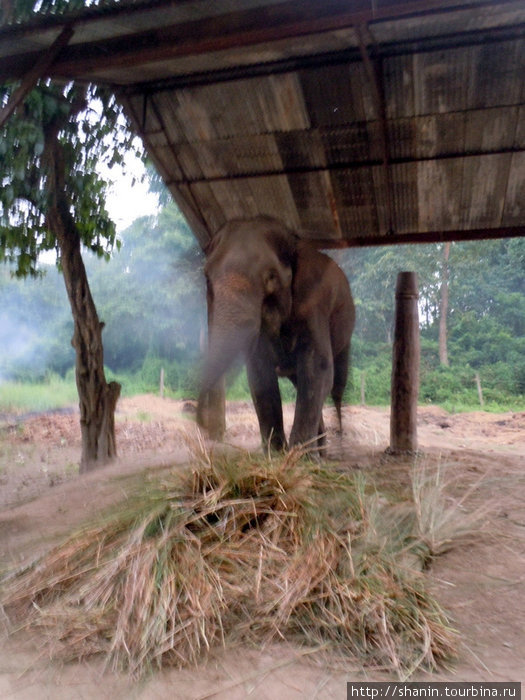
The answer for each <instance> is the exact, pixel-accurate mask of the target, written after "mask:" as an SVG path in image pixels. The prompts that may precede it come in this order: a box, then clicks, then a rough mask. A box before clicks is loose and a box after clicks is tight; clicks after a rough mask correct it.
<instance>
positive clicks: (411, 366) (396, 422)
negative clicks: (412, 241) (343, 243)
mask: <svg viewBox="0 0 525 700" xmlns="http://www.w3.org/2000/svg"><path fill="white" fill-rule="evenodd" d="M417 302H418V290H417V275H416V273H415V272H400V273H399V274H398V276H397V285H396V316H395V330H394V347H393V352H392V393H391V407H390V448H389V449H388V452H389V453H390V454H400V453H403V452H405V453H406V452H416V451H417V447H418V444H417V399H418V393H419V317H418V310H417Z"/></svg>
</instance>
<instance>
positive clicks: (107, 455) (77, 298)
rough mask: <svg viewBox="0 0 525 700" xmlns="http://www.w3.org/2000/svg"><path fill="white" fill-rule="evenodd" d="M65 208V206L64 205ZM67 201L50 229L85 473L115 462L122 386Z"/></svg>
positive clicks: (55, 211) (56, 211)
mask: <svg viewBox="0 0 525 700" xmlns="http://www.w3.org/2000/svg"><path fill="white" fill-rule="evenodd" d="M61 205H62V206H61ZM63 205H64V202H61V203H60V204H59V205H58V206H56V207H53V208H51V209H50V210H49V212H48V221H49V225H50V228H51V229H52V231H53V233H54V234H55V236H56V238H57V240H58V243H59V247H60V253H61V258H60V259H61V265H62V272H63V275H64V281H65V285H66V290H67V295H68V298H69V303H70V305H71V312H72V314H73V321H74V328H75V330H74V333H73V339H72V341H71V342H72V345H73V347H74V348H75V353H76V368H75V369H76V382H77V389H78V396H79V401H80V430H81V435H82V454H81V459H80V472H81V473H83V472H86V471H89V470H91V469H93V468H94V467H96V466H100V465H102V464H106V463H107V462H109V461H111V460H112V459H114V457H116V454H117V451H116V443H115V407H116V405H117V401H118V398H119V395H120V384H118V383H117V382H110V383H109V384H108V383H107V382H106V377H105V375H104V350H103V346H102V329H103V327H104V324H103V323H101V322H100V321H99V319H98V315H97V310H96V307H95V303H94V301H93V298H92V296H91V291H90V289H89V283H88V279H87V275H86V269H85V267H84V262H83V260H82V255H81V249H80V237H79V234H78V231H77V230H76V227H75V223H74V221H73V219H72V217H71V215H70V213H69V211H68V210H67V208H64V206H63Z"/></svg>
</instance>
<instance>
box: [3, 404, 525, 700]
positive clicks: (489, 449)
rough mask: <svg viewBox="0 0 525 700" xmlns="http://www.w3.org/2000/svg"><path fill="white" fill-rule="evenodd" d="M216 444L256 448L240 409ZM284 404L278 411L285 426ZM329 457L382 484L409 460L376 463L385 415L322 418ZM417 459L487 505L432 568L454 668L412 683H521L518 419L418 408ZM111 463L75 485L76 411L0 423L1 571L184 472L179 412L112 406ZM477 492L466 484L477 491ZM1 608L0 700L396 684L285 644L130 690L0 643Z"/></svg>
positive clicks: (318, 694)
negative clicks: (339, 430)
mask: <svg viewBox="0 0 525 700" xmlns="http://www.w3.org/2000/svg"><path fill="white" fill-rule="evenodd" d="M227 420H228V431H227V435H226V441H227V442H228V443H230V444H231V445H234V446H238V447H242V448H244V449H251V450H257V449H258V446H259V433H258V428H257V423H256V420H255V416H254V412H253V409H252V406H251V404H249V403H236V404H231V405H228V411H227ZM291 420H292V409H291V408H290V407H288V408H287V409H286V416H285V421H286V423H287V425H288V426H289V425H290V423H291ZM325 422H326V424H327V426H328V430H329V437H328V444H329V456H330V458H331V459H332V460H333V461H334V463H335V464H336V465H337V468H338V469H362V470H374V471H376V472H378V473H380V474H381V475H382V478H384V479H385V480H387V481H388V480H392V481H395V480H398V479H400V480H403V479H406V478H407V477H408V473H409V470H410V462H409V461H408V460H394V459H392V458H388V457H387V456H385V454H384V451H385V448H386V447H387V446H388V442H389V440H388V436H389V413H388V411H387V410H384V409H377V408H368V407H348V408H346V409H345V411H344V437H343V439H342V440H341V439H340V438H338V437H337V436H336V435H335V432H334V431H333V427H334V415H333V409H332V410H330V409H329V408H327V409H326V410H325ZM418 435H419V443H420V448H421V451H422V454H421V456H419V457H418V459H422V460H428V462H429V464H431V465H433V466H435V465H437V464H439V465H440V467H441V468H442V469H443V471H444V472H446V474H447V477H446V478H447V479H448V480H450V481H451V482H452V483H451V487H450V488H451V492H452V491H453V492H454V494H455V495H456V496H461V494H464V493H468V494H470V495H469V500H468V507H469V508H471V509H478V508H479V509H483V508H485V507H487V506H489V508H490V512H489V515H488V516H487V517H486V523H485V527H484V533H483V536H481V535H480V537H479V539H478V540H476V542H475V544H471V545H469V546H462V547H459V548H455V549H452V550H451V551H450V552H448V553H447V554H445V555H443V556H442V557H440V558H439V559H437V560H436V561H435V562H434V564H433V565H432V569H431V572H430V577H431V581H432V586H433V587H434V589H435V592H436V595H437V596H438V598H439V600H440V601H441V602H442V603H443V605H444V606H445V608H446V609H447V611H448V612H449V614H450V617H451V619H452V621H453V624H454V626H455V627H456V628H457V630H458V631H459V634H460V639H461V642H460V649H459V658H458V661H457V663H456V664H455V665H454V666H453V667H452V668H450V669H447V670H443V671H441V672H440V673H438V674H434V675H432V676H428V675H425V674H420V675H419V676H416V677H415V678H414V680H416V679H419V680H423V679H425V680H426V679H429V678H432V679H433V680H455V681H474V680H475V681H483V680H486V681H489V680H490V681H523V680H525V413H506V414H499V415H492V414H487V413H483V412H476V413H470V414H458V415H449V414H447V413H446V412H445V411H443V410H441V409H439V408H436V407H432V406H429V407H422V408H421V409H420V411H419V426H418ZM117 440H118V446H119V455H120V456H119V460H118V461H117V462H116V463H115V464H113V465H111V466H109V467H107V468H105V469H102V470H99V471H97V472H95V473H91V474H88V475H85V476H82V477H79V476H78V459H79V445H80V435H79V426H78V415H77V414H76V413H75V412H71V413H61V414H52V415H41V416H26V417H15V416H2V417H0V571H1V570H2V569H3V568H6V567H9V566H12V565H13V564H17V563H19V562H20V563H22V562H24V561H26V560H27V559H28V558H29V557H30V556H32V555H33V554H35V553H37V552H39V551H42V550H43V549H45V548H46V547H48V546H49V545H50V544H51V543H53V542H55V541H56V540H57V538H59V537H61V536H63V535H64V534H65V533H67V532H70V531H71V530H72V529H74V528H76V527H77V526H78V525H80V524H82V523H83V522H85V521H87V520H89V519H90V518H92V517H93V516H94V515H95V514H96V513H97V512H98V511H99V510H100V509H101V508H104V507H106V506H108V505H110V504H112V503H115V502H117V501H119V500H121V499H122V498H123V497H125V496H126V495H127V494H129V493H130V492H132V491H133V490H134V489H136V488H137V486H138V484H140V482H141V480H143V478H144V472H145V471H146V472H147V473H148V474H152V475H155V474H156V473H158V472H161V471H162V470H165V469H168V468H173V467H174V466H175V468H176V465H183V464H184V463H185V462H186V461H187V460H188V458H189V448H188V444H191V443H192V441H194V440H195V424H194V407H193V406H192V405H191V404H189V403H184V402H180V401H171V400H169V399H160V398H157V397H155V396H139V397H135V398H133V399H124V400H122V401H120V402H119V406H118V413H117ZM473 487H475V488H473ZM7 627H8V625H7V622H6V621H5V620H2V618H1V612H0V633H1V634H2V636H1V639H0V698H17V699H19V700H29V699H31V700H33V699H36V700H41V699H44V698H50V699H51V698H53V700H60V699H61V698H65V699H68V700H69V699H70V698H84V699H87V700H91V699H95V698H97V699H99V698H111V699H112V700H120V698H137V699H139V698H140V699H147V700H150V699H157V698H158V699H159V700H161V699H163V698H180V699H182V700H184V699H186V698H188V699H189V698H201V700H204V698H220V699H226V698H228V699H232V700H235V699H237V698H239V699H241V698H257V699H258V698H261V699H265V698H276V699H278V700H279V699H280V698H344V697H346V682H347V681H350V680H355V681H357V680H395V677H394V676H389V675H385V674H381V673H379V672H374V671H373V670H368V671H363V670H362V669H359V668H356V667H353V666H352V665H351V664H350V663H347V662H345V661H344V660H343V661H342V660H341V659H336V658H334V657H333V656H331V655H329V654H327V652H326V651H316V650H310V649H307V650H304V649H303V650H301V649H298V648H296V647H293V646H291V645H290V644H287V643H283V644H279V645H274V646H270V647H266V648H265V649H263V650H262V651H256V650H254V649H247V648H236V649H226V650H224V649H218V650H214V651H213V653H212V654H211V655H210V658H209V659H208V660H207V661H206V663H203V664H202V665H201V666H199V667H198V668H196V669H188V670H184V671H175V670H166V671H163V672H161V673H157V674H155V675H153V676H151V677H148V678H146V679H144V680H142V681H140V682H139V683H137V682H133V681H132V680H130V679H129V678H128V677H126V676H125V675H121V674H118V673H114V672H112V671H109V670H105V669H104V668H103V665H102V662H100V661H89V662H83V663H75V664H60V663H57V662H50V661H49V659H48V658H47V657H46V656H45V651H43V650H42V649H41V648H40V647H39V645H38V641H35V640H31V643H29V642H28V641H27V640H24V639H23V638H21V637H20V635H17V636H14V637H13V636H10V637H7V635H6V631H7Z"/></svg>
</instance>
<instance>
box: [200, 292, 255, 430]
mask: <svg viewBox="0 0 525 700" xmlns="http://www.w3.org/2000/svg"><path fill="white" fill-rule="evenodd" d="M251 305H253V304H251V303H249V302H248V301H247V300H246V299H244V300H242V302H239V304H238V305H232V302H231V299H229V300H228V304H227V306H226V307H224V308H225V309H226V311H225V312H223V311H221V306H220V305H219V304H217V306H215V305H214V310H213V313H212V318H211V324H210V330H209V343H208V352H207V354H206V359H205V363H204V368H203V374H202V383H201V391H200V395H199V402H198V409H197V421H198V423H199V424H200V425H201V426H203V427H206V425H205V420H204V418H203V417H204V415H205V404H206V398H207V395H208V392H209V391H210V390H212V389H213V388H214V387H215V386H216V385H217V384H218V382H219V381H220V380H221V378H222V377H223V376H224V375H225V374H226V372H228V370H229V369H230V368H231V367H232V365H233V363H234V362H235V360H236V359H237V358H238V357H240V356H241V355H242V354H244V353H246V352H247V351H248V350H249V349H250V347H251V345H252V343H253V342H254V341H255V339H256V337H257V335H258V333H259V329H260V309H258V308H257V309H256V308H253V309H250V308H248V307H249V306H251ZM236 306H237V308H236ZM217 307H218V308H217Z"/></svg>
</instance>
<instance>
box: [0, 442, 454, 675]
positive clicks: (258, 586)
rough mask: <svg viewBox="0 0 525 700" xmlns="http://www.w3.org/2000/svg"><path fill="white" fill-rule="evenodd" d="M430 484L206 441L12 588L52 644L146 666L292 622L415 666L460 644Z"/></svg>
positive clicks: (78, 654)
mask: <svg viewBox="0 0 525 700" xmlns="http://www.w3.org/2000/svg"><path fill="white" fill-rule="evenodd" d="M419 493H420V494H421V491H419ZM418 498H419V500H417V499H416V506H414V504H413V503H412V504H410V503H401V504H400V503H399V502H397V503H392V502H390V501H389V500H388V499H387V498H385V497H384V496H381V495H379V494H377V493H376V491H375V489H374V488H373V486H372V485H371V484H370V483H368V482H367V481H366V480H365V479H364V478H363V476H362V475H361V474H343V473H337V472H335V471H334V470H330V469H328V468H326V467H323V466H322V465H319V464H316V463H312V462H310V461H309V460H308V459H304V455H302V454H301V452H300V451H292V452H290V453H289V454H288V455H286V456H284V457H280V458H268V459H263V458H257V457H254V456H252V455H249V454H244V453H240V454H239V455H238V456H237V457H236V458H235V459H232V458H231V457H226V456H214V455H212V454H210V453H209V452H207V451H206V450H205V449H204V447H203V445H202V444H196V445H195V457H194V460H193V464H192V467H191V468H190V469H188V470H187V471H185V472H184V473H176V472H175V471H174V472H173V473H171V474H170V476H169V477H165V478H164V480H163V481H161V482H156V483H150V484H149V485H148V486H146V487H145V488H144V489H143V490H142V491H141V493H140V495H137V497H136V498H134V500H132V501H128V502H127V503H126V504H125V505H122V506H120V507H119V508H118V509H117V510H115V511H114V512H112V513H111V514H109V515H108V516H107V517H106V518H105V519H104V520H103V521H101V522H100V523H99V524H98V525H96V526H92V527H89V528H86V529H85V530H82V531H81V532H78V533H76V534H74V535H73V536H72V537H70V538H69V539H68V540H67V541H66V542H64V543H63V544H61V545H60V546H58V547H56V548H54V549H53V550H51V551H50V552H48V553H47V554H46V555H44V556H43V557H41V558H40V559H39V560H38V561H35V562H33V563H32V565H30V566H29V567H26V568H25V569H24V570H23V571H19V572H15V573H13V574H11V575H10V576H9V577H8V578H6V579H5V581H4V585H3V592H2V599H1V602H2V604H3V606H4V608H5V610H6V612H7V613H8V615H9V617H10V619H11V621H12V623H13V624H14V623H15V621H16V620H18V621H20V624H23V626H29V627H30V628H31V629H33V630H34V631H36V632H37V633H38V634H41V633H42V632H44V633H45V636H46V638H47V639H48V642H49V644H50V647H51V654H52V655H60V656H61V657H65V658H67V659H81V658H84V657H86V656H89V655H91V654H103V655H105V656H106V658H107V662H108V664H109V665H110V666H111V667H113V668H126V669H127V670H128V671H129V672H130V673H132V674H133V675H135V676H139V675H141V674H143V673H144V672H145V671H147V670H148V669H150V668H152V667H161V666H162V665H165V664H168V665H174V666H179V667H182V666H187V665H189V664H195V663H197V662H198V661H199V660H200V659H201V658H202V656H203V654H205V653H206V652H207V651H208V650H210V649H211V648H212V647H213V646H215V645H221V644H222V645H224V644H227V643H228V642H229V641H234V640H235V641H239V640H242V641H244V642H246V641H248V642H254V643H259V644H260V643H261V642H265V641H268V640H270V639H272V638H282V637H288V638H294V639H300V640H301V641H302V643H304V644H307V645H317V644H323V645H326V644H329V645H330V646H332V647H333V648H334V649H336V650H339V651H340V652H342V653H344V654H346V655H349V656H351V657H352V658H353V659H354V660H355V659H357V660H359V661H360V662H361V663H363V664H370V665H372V666H373V667H374V668H376V669H377V668H385V669H389V670H391V671H392V670H393V671H394V672H395V673H396V674H397V676H398V677H399V678H401V679H403V678H407V677H408V676H410V675H411V674H412V673H413V672H414V671H415V670H416V669H418V668H420V667H425V668H429V669H431V668H435V667H436V666H438V665H440V664H442V663H443V662H445V661H446V660H447V659H449V658H450V657H451V656H452V655H453V653H454V644H455V634H454V632H453V631H452V630H451V628H450V625H449V623H448V621H447V618H446V616H445V614H444V612H443V611H442V609H441V608H440V606H439V604H438V603H437V602H436V600H435V599H434V598H433V597H432V596H431V594H430V593H429V592H428V591H427V587H426V578H425V574H424V573H423V572H422V568H423V562H424V561H426V559H427V558H428V557H429V556H430V555H431V554H432V555H433V554H434V553H435V551H434V549H432V548H433V547H435V546H436V545H435V542H434V541H433V542H432V543H431V544H430V545H429V543H428V537H427V536H426V533H427V529H425V528H426V526H424V525H423V524H424V523H425V522H426V520H425V517H426V516H424V515H423V512H424V508H423V504H424V503H425V500H424V499H423V498H422V497H418ZM418 509H419V510H418ZM416 511H417V513H416ZM447 537H448V535H447ZM437 549H438V550H439V547H438V548H437ZM22 621H23V622H22Z"/></svg>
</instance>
